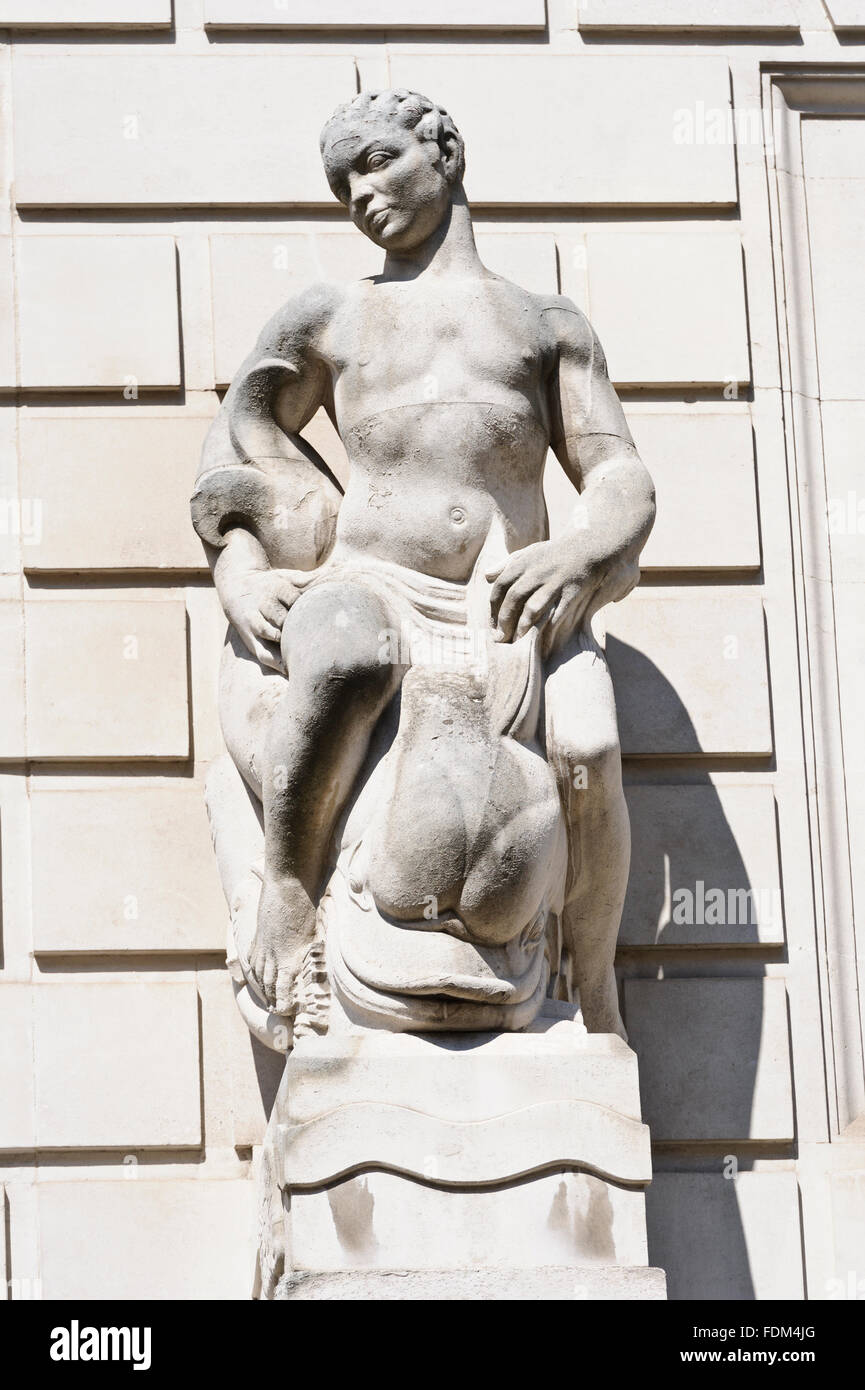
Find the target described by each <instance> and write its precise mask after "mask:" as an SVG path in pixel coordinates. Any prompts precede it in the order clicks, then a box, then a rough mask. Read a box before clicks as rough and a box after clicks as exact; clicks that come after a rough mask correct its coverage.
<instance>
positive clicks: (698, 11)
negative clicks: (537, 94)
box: [579, 0, 799, 34]
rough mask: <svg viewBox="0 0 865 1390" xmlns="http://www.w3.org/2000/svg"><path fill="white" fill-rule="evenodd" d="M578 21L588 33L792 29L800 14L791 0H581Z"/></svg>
mask: <svg viewBox="0 0 865 1390" xmlns="http://www.w3.org/2000/svg"><path fill="white" fill-rule="evenodd" d="M579 25H580V28H581V29H582V30H583V31H584V32H585V33H587V34H590V33H592V32H593V31H600V32H604V31H606V30H622V31H624V32H627V33H651V32H654V31H657V30H660V31H662V32H663V31H675V32H681V33H682V34H687V33H705V32H711V31H713V30H720V31H721V32H722V33H730V32H731V31H732V32H734V33H735V32H738V31H741V30H749V29H750V30H752V31H754V30H756V31H757V32H759V33H763V32H769V31H772V32H779V31H780V32H781V33H791V32H795V31H796V30H797V29H798V28H799V15H798V13H797V11H796V8H795V6H794V5H793V4H791V0H580V5H579Z"/></svg>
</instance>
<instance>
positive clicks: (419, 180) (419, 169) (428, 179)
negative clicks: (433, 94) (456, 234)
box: [321, 91, 465, 253]
mask: <svg viewBox="0 0 865 1390" xmlns="http://www.w3.org/2000/svg"><path fill="white" fill-rule="evenodd" d="M321 157H322V160H323V161H324V168H325V173H326V174H327V181H328V183H329V184H330V187H331V190H332V191H333V193H334V194H335V195H336V197H337V198H339V200H340V202H341V203H344V204H345V206H346V207H347V208H348V210H349V212H350V214H351V220H352V222H354V224H355V226H356V227H358V228H359V229H360V231H362V232H363V234H364V236H367V237H369V239H370V241H373V242H375V244H376V246H381V247H383V249H384V250H386V251H398V252H404V253H405V252H409V253H410V252H412V251H414V250H416V249H417V248H418V247H420V246H422V245H423V243H424V242H425V241H426V240H427V238H428V237H430V236H431V235H432V234H433V232H435V231H436V229H437V228H438V227H439V226H440V224H441V222H442V221H443V219H444V217H445V215H446V214H447V211H448V209H449V207H450V204H451V201H452V199H453V196H454V193H455V191H456V190H457V189H459V188H461V186H462V177H463V171H464V169H465V147H464V145H463V140H462V136H461V135H460V133H459V131H458V130H457V128H456V126H455V125H454V123H453V121H452V120H451V118H450V116H449V115H448V113H447V112H446V111H444V110H442V108H441V107H440V106H436V104H435V102H432V101H430V100H429V98H428V97H423V96H420V95H419V94H418V93H417V92H406V91H385V92H361V93H360V95H359V96H356V97H355V98H354V100H353V101H350V102H347V103H346V104H345V105H344V106H340V107H338V108H337V110H336V111H335V112H334V113H333V115H332V116H331V118H330V120H329V121H328V122H327V125H326V126H325V127H324V130H323V131H322V132H321Z"/></svg>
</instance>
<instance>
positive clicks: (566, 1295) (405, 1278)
mask: <svg viewBox="0 0 865 1390" xmlns="http://www.w3.org/2000/svg"><path fill="white" fill-rule="evenodd" d="M276 1297H277V1299H278V1300H279V1301H280V1302H286V1303H288V1302H294V1303H305V1302H311V1301H313V1300H320V1299H321V1300H328V1301H336V1300H340V1301H343V1300H346V1299H351V1300H358V1299H374V1300H375V1301H376V1302H379V1301H381V1300H385V1301H388V1302H390V1301H392V1300H395V1299H399V1300H400V1301H401V1302H406V1301H409V1300H410V1301H411V1302H413V1303H415V1302H420V1301H424V1302H426V1301H429V1302H440V1301H444V1300H448V1301H451V1302H460V1303H462V1302H464V1301H465V1300H469V1301H470V1302H475V1301H482V1302H485V1303H486V1302H492V1301H494V1300H495V1301H501V1300H507V1301H508V1302H526V1301H538V1300H544V1301H545V1302H546V1301H548V1300H555V1301H556V1302H566V1301H570V1300H571V1299H579V1300H584V1299H591V1300H592V1302H604V1303H608V1302H616V1303H618V1302H621V1301H622V1300H627V1301H630V1302H636V1301H640V1302H643V1301H644V1300H650V1301H655V1302H657V1301H662V1300H663V1299H665V1298H666V1297H667V1294H666V1281H665V1279H664V1271H663V1270H661V1269H639V1268H631V1269H627V1268H625V1269H622V1268H619V1269H616V1268H607V1267H605V1266H597V1267H593V1266H584V1267H581V1268H574V1267H573V1266H567V1265H566V1266H555V1265H553V1266H550V1265H546V1266H544V1267H542V1268H536V1269H529V1268H526V1269H471V1270H456V1269H437V1270H426V1269H422V1270H407V1269H400V1270H391V1269H383V1270H378V1269H352V1270H346V1271H343V1272H339V1271H337V1272H334V1273H330V1274H308V1273H302V1272H301V1273H297V1274H292V1275H289V1276H288V1277H287V1278H286V1279H284V1280H283V1282H282V1283H281V1285H280V1288H279V1292H278V1293H277V1295H276Z"/></svg>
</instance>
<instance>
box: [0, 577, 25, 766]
mask: <svg viewBox="0 0 865 1390" xmlns="http://www.w3.org/2000/svg"><path fill="white" fill-rule="evenodd" d="M24 703H25V698H24V612H23V608H22V605H21V603H20V602H19V601H18V600H17V599H12V598H10V599H5V598H4V599H0V706H2V708H3V711H4V715H3V719H2V720H0V759H4V760H14V759H19V758H25V757H26V756H27V736H26V724H25V718H24Z"/></svg>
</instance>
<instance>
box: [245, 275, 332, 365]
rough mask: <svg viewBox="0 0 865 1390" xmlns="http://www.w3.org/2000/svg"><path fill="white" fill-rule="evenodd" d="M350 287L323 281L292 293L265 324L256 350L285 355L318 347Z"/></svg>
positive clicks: (259, 352) (261, 352) (262, 352)
mask: <svg viewBox="0 0 865 1390" xmlns="http://www.w3.org/2000/svg"><path fill="white" fill-rule="evenodd" d="M347 289H348V286H346V285H341V284H335V283H332V282H328V281H324V280H322V281H319V282H318V283H317V284H313V285H309V286H307V288H306V289H304V290H301V291H300V292H299V293H298V294H295V295H292V297H291V298H290V299H287V300H286V301H285V303H284V304H282V305H281V306H280V308H279V309H277V311H276V313H275V314H274V315H273V317H272V318H270V319H268V321H267V323H266V324H265V325H264V328H263V329H262V330H261V333H260V335H259V339H258V343H257V346H256V352H257V353H258V354H259V355H261V354H265V353H266V354H267V355H270V354H274V355H278V356H280V357H283V356H286V355H292V354H293V353H296V352H298V351H303V350H304V349H307V350H309V349H314V348H315V347H316V346H317V345H318V344H319V343H320V341H321V338H322V335H323V334H324V333H325V331H326V330H327V328H328V327H329V326H330V324H331V322H332V321H333V318H334V315H335V314H336V312H337V310H338V309H339V308H340V307H341V305H342V304H343V303H344V301H345V297H346V291H347Z"/></svg>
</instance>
